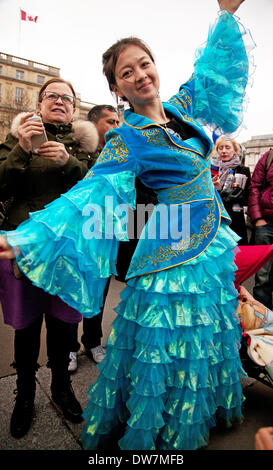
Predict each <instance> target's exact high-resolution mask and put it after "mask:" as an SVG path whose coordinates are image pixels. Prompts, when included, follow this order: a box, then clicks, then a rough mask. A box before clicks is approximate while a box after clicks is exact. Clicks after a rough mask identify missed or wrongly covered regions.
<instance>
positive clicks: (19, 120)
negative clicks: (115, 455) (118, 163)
mask: <svg viewBox="0 0 273 470" xmlns="http://www.w3.org/2000/svg"><path fill="white" fill-rule="evenodd" d="M75 99H76V95H75V91H74V89H73V87H72V85H71V84H70V83H69V82H67V81H65V80H63V79H61V78H56V79H55V78H54V79H51V80H49V81H47V82H46V83H45V84H44V85H43V86H42V88H41V90H40V92H39V98H38V113H37V114H38V116H35V115H34V113H21V114H19V115H18V116H16V117H15V119H14V121H13V123H12V126H11V130H10V133H9V134H8V135H7V138H6V141H5V142H4V143H2V144H1V145H0V200H7V199H9V198H12V200H13V202H12V204H11V205H10V206H9V209H8V212H7V215H6V219H5V222H4V225H2V227H3V228H4V229H5V230H8V231H10V230H14V229H15V228H16V227H17V226H18V225H19V224H20V223H21V222H23V221H24V220H26V219H27V218H28V217H29V213H33V212H35V211H39V210H41V209H42V208H43V207H44V206H45V205H47V204H48V203H50V202H52V201H53V200H54V199H56V198H57V197H59V196H60V194H63V193H65V192H66V191H67V190H68V189H70V188H71V187H72V186H73V185H75V183H77V181H78V180H80V179H82V178H83V177H84V175H85V174H86V173H87V171H88V169H89V168H90V167H91V166H92V164H93V163H94V162H93V155H92V154H93V152H95V150H96V148H97V145H98V134H97V131H96V128H95V126H94V125H93V124H92V123H91V122H87V121H75V122H73V124H72V118H73V115H74V112H75ZM41 142H43V143H41ZM2 227H1V228H2ZM0 301H1V304H2V309H3V314H4V320H5V323H7V324H9V325H11V326H12V327H13V328H14V329H15V340H14V349H15V351H14V352H15V363H14V365H15V367H16V369H17V396H16V404H15V407H14V410H13V413H12V417H11V426H10V430H11V434H12V435H13V436H14V437H17V438H19V437H22V436H23V435H24V434H26V432H27V431H28V429H29V427H30V425H31V421H32V415H33V409H34V396H35V373H36V370H37V367H38V364H37V360H38V355H39V350H40V333H41V325H42V321H43V314H44V313H45V321H46V326H47V352H48V358H49V365H50V368H51V372H52V384H51V391H52V398H53V400H54V402H55V403H57V404H58V405H59V406H60V408H61V409H62V411H63V414H64V416H65V417H66V418H67V419H69V420H70V421H73V422H79V421H81V420H82V418H81V414H82V409H81V406H80V404H79V402H78V401H77V399H76V397H75V395H74V393H73V390H72V388H71V383H70V376H69V373H68V364H69V352H70V341H71V340H70V325H71V323H77V322H79V321H81V318H82V316H81V314H80V313H79V312H78V311H77V310H75V309H74V308H72V307H69V306H68V305H67V304H65V303H64V302H62V301H61V300H60V298H58V297H56V296H52V295H49V294H47V293H45V292H44V291H43V290H42V289H39V288H38V287H35V286H34V285H33V284H31V282H30V281H29V280H28V279H27V278H26V277H25V276H24V275H23V274H22V273H21V271H20V270H19V268H18V266H17V264H16V263H14V262H13V263H11V262H10V261H7V260H1V261H0Z"/></svg>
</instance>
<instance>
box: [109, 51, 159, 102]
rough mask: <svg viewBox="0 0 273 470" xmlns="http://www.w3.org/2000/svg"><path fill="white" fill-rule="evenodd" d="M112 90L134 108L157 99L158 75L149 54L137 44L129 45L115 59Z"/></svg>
mask: <svg viewBox="0 0 273 470" xmlns="http://www.w3.org/2000/svg"><path fill="white" fill-rule="evenodd" d="M115 79H116V86H115V87H114V92H115V93H116V94H117V96H119V97H121V98H122V97H124V96H125V97H126V98H127V100H128V101H129V102H130V103H131V105H132V106H133V108H134V109H135V110H136V109H138V108H141V107H142V106H145V105H146V104H148V103H151V102H153V101H154V100H155V99H158V91H159V76H158V73H157V69H156V67H155V64H154V62H153V61H152V59H151V58H150V56H149V55H148V54H147V53H146V52H145V51H144V50H143V49H142V48H140V47H139V46H134V45H130V46H127V47H126V49H124V50H123V51H122V52H121V53H120V55H119V57H118V60H117V64H116V69H115Z"/></svg>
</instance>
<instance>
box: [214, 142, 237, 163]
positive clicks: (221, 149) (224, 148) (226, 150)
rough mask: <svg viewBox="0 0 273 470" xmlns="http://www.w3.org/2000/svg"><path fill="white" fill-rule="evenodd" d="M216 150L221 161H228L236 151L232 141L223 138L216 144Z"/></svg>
mask: <svg viewBox="0 0 273 470" xmlns="http://www.w3.org/2000/svg"><path fill="white" fill-rule="evenodd" d="M217 152H218V155H219V157H220V158H221V160H222V162H228V161H229V160H231V159H232V157H233V155H235V153H236V151H235V148H234V147H233V144H232V142H230V141H229V140H224V141H223V142H221V143H220V144H219V145H218V149H217Z"/></svg>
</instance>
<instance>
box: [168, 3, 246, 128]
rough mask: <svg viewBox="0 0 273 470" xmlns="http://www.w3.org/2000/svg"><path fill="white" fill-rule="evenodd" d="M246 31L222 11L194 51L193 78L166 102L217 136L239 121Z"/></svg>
mask: <svg viewBox="0 0 273 470" xmlns="http://www.w3.org/2000/svg"><path fill="white" fill-rule="evenodd" d="M254 47H255V44H254V42H253V40H252V38H251V35H250V33H249V31H247V30H246V29H244V27H243V26H242V24H240V23H239V21H238V18H237V17H235V16H233V15H231V14H230V13H229V12H227V11H226V10H221V11H220V12H219V18H218V19H217V21H216V23H215V24H214V25H213V26H212V27H211V28H210V30H209V34H208V38H207V41H206V43H205V44H204V45H203V46H202V47H200V48H199V49H198V50H197V51H196V57H195V63H194V74H193V75H192V77H191V79H190V80H189V81H188V82H186V83H185V84H184V85H182V86H181V88H180V90H179V92H178V93H177V94H176V95H175V96H173V97H172V98H171V99H170V100H169V102H170V103H173V104H175V105H176V106H179V107H180V110H181V111H182V112H186V113H187V114H190V115H192V116H193V117H194V118H195V119H196V120H197V121H198V122H199V123H200V124H202V125H207V126H209V127H210V128H211V129H213V130H218V132H219V133H232V132H234V131H236V129H238V127H240V125H241V124H242V121H243V111H244V100H245V96H246V95H245V89H246V86H247V83H248V80H249V76H250V75H251V73H252V57H251V56H250V51H251V50H252V49H253V48H254Z"/></svg>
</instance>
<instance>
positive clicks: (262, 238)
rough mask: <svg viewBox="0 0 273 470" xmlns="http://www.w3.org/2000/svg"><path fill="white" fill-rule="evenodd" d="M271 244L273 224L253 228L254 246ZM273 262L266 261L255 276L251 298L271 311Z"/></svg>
mask: <svg viewBox="0 0 273 470" xmlns="http://www.w3.org/2000/svg"><path fill="white" fill-rule="evenodd" d="M272 244H273V222H268V223H267V224H266V225H262V226H260V227H255V245H272ZM272 262H273V260H272V259H271V260H270V261H268V262H267V263H266V264H265V265H264V266H263V267H262V268H261V269H260V270H259V271H258V272H257V273H256V275H255V286H254V288H253V297H254V298H255V299H256V300H258V301H259V302H261V303H262V304H264V305H265V306H266V307H267V308H269V309H270V310H272V292H273V264H272Z"/></svg>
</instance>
